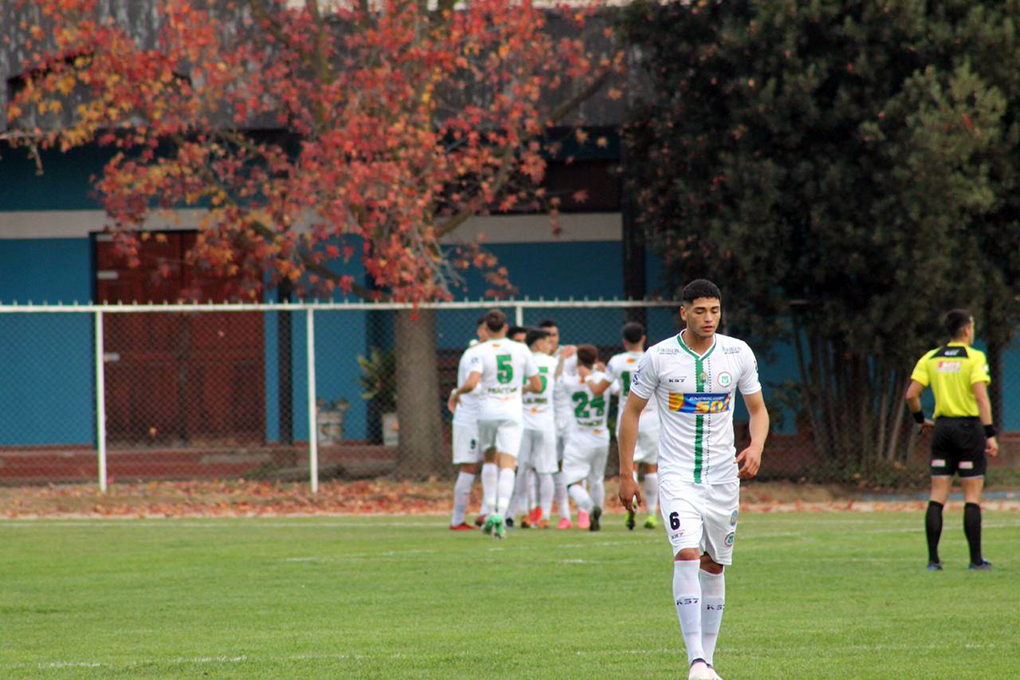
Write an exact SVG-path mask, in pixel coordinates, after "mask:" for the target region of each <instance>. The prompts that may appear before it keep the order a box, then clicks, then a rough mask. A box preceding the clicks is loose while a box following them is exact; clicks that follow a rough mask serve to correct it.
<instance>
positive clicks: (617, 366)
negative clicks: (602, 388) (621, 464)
mask: <svg viewBox="0 0 1020 680" xmlns="http://www.w3.org/2000/svg"><path fill="white" fill-rule="evenodd" d="M642 356H644V354H643V353H642V352H623V353H622V354H617V355H616V356H614V357H613V358H612V359H610V360H609V363H608V364H606V380H608V381H609V382H611V383H615V388H614V390H613V391H614V393H617V394H619V395H620V412H621V413H622V412H623V408H624V406H625V405H626V404H627V397H629V396H630V385H631V383H632V382H634V373H635V372H636V371H637V367H638V362H640V361H641V357H642ZM617 389H618V390H619V391H617ZM621 420H622V418H617V419H616V435H617V437H619V435H620V421H621ZM638 428H639V429H640V430H641V431H642V432H652V431H658V429H659V410H658V407H656V405H655V404H654V403H653V402H652V401H650V400H649V402H648V404H647V405H645V408H644V409H643V410H642V411H641V420H640V421H639V425H638Z"/></svg>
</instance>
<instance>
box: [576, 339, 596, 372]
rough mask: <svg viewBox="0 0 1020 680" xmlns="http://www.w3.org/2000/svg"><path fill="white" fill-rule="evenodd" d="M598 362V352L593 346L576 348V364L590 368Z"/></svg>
mask: <svg viewBox="0 0 1020 680" xmlns="http://www.w3.org/2000/svg"><path fill="white" fill-rule="evenodd" d="M598 360H599V351H598V350H597V349H595V346H594V345H578V346H577V363H579V364H581V365H582V366H584V367H585V368H591V367H592V366H594V365H595V362H596V361H598Z"/></svg>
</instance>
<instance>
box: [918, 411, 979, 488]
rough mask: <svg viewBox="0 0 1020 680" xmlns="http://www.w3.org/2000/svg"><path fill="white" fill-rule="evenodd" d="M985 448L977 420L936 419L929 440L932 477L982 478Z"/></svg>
mask: <svg viewBox="0 0 1020 680" xmlns="http://www.w3.org/2000/svg"><path fill="white" fill-rule="evenodd" d="M985 445H986V440H985V429H984V427H983V426H982V425H981V419H980V418H939V419H938V420H936V421H935V431H934V433H932V440H931V475H932V477H952V476H953V474H954V473H956V474H959V475H960V477H961V478H963V477H983V476H984V474H985V470H986V469H987V468H988V460H987V459H986V458H985Z"/></svg>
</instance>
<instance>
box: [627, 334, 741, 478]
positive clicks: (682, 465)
mask: <svg viewBox="0 0 1020 680" xmlns="http://www.w3.org/2000/svg"><path fill="white" fill-rule="evenodd" d="M630 389H631V394H634V395H637V396H638V397H640V398H642V399H652V398H654V399H655V402H656V405H657V406H658V409H659V420H660V422H661V429H660V434H659V475H660V476H662V475H666V474H674V475H679V477H680V478H681V479H682V480H684V481H690V482H693V483H695V484H723V483H727V482H733V481H736V480H737V479H738V477H737V472H738V471H737V463H736V449H735V448H734V445H733V408H734V403H733V398H734V395H735V393H736V391H737V390H738V389H739V390H740V392H741V394H755V393H756V392H760V391H761V384H760V383H759V382H758V362H757V361H756V360H755V358H754V353H753V352H752V351H751V348H750V347H748V346H747V343H745V342H744V341H742V340H737V339H736V338H731V337H729V336H726V335H721V334H718V333H717V334H716V335H715V338H714V341H713V343H712V346H711V347H710V348H709V349H708V351H706V352H705V353H704V354H702V355H698V354H696V353H695V352H694V351H693V350H691V349H690V348H689V347H688V346H687V345H686V344H685V343H684V338H683V333H680V334H679V335H676V336H675V337H672V338H670V339H668V340H663V341H662V342H660V343H659V344H657V345H654V346H652V347H651V348H649V349H648V351H647V352H645V355H644V356H643V357H642V358H641V361H640V362H639V363H638V370H637V372H636V373H635V374H634V378H633V381H632V382H631V388H630Z"/></svg>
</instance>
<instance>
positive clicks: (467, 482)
mask: <svg viewBox="0 0 1020 680" xmlns="http://www.w3.org/2000/svg"><path fill="white" fill-rule="evenodd" d="M474 483H475V476H474V475H473V474H472V473H470V472H464V471H461V472H460V473H459V474H458V475H457V482H456V483H455V484H454V485H453V518H452V519H451V520H450V526H454V527H455V526H459V525H461V524H463V523H464V515H466V514H467V506H468V501H469V500H470V499H471V485H472V484H474Z"/></svg>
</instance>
